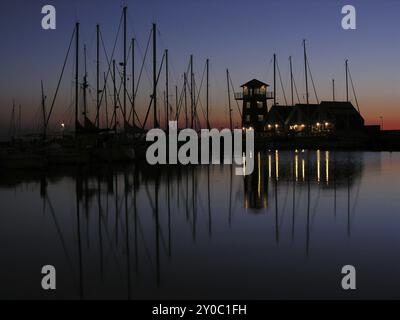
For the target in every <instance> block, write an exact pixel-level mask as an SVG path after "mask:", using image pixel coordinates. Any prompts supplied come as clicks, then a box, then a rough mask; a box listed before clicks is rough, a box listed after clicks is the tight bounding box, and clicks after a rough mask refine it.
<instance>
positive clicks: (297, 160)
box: [294, 154, 299, 181]
mask: <svg viewBox="0 0 400 320" xmlns="http://www.w3.org/2000/svg"><path fill="white" fill-rule="evenodd" d="M294 165H295V175H296V181H299V156H298V155H297V154H296V155H295V156H294Z"/></svg>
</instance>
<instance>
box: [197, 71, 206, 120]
mask: <svg viewBox="0 0 400 320" xmlns="http://www.w3.org/2000/svg"><path fill="white" fill-rule="evenodd" d="M205 73H206V65H205V66H204V69H203V74H202V76H201V81H200V87H199V88H198V90H196V85H195V87H194V90H195V93H197V98H196V101H195V103H194V107H195V111H196V112H195V117H196V118H197V117H198V115H197V105H198V103H199V100H200V93H201V88H202V87H203V82H204V75H205ZM196 91H197V92H196ZM200 107H201V109H202V111H203V113H204V110H203V106H202V104H201V102H200ZM204 115H205V113H204ZM204 118H205V117H204ZM198 121H200V119H198Z"/></svg>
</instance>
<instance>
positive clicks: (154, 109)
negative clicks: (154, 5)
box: [153, 23, 158, 128]
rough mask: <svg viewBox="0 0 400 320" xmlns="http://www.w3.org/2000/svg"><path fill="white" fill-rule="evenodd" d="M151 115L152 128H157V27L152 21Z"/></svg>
mask: <svg viewBox="0 0 400 320" xmlns="http://www.w3.org/2000/svg"><path fill="white" fill-rule="evenodd" d="M153 111H154V114H153V117H154V128H158V123H157V27H156V24H155V23H153Z"/></svg>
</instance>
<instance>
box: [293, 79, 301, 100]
mask: <svg viewBox="0 0 400 320" xmlns="http://www.w3.org/2000/svg"><path fill="white" fill-rule="evenodd" d="M293 86H294V90H295V92H296V97H297V101H298V102H299V103H300V96H299V91H298V90H297V86H296V80H295V79H294V77H293Z"/></svg>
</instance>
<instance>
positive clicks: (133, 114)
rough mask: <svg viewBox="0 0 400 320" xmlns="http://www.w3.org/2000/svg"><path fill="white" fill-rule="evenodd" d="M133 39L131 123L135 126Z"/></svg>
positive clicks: (133, 56) (133, 48) (133, 41)
mask: <svg viewBox="0 0 400 320" xmlns="http://www.w3.org/2000/svg"><path fill="white" fill-rule="evenodd" d="M135 109H136V108H135V39H132V125H133V127H135V112H136V110H135Z"/></svg>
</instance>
